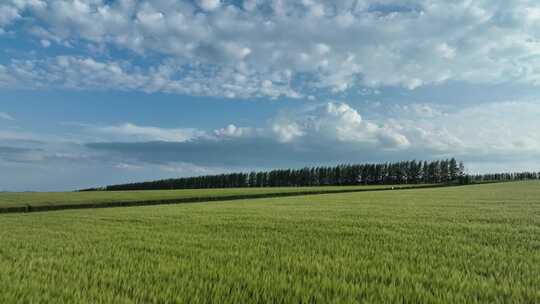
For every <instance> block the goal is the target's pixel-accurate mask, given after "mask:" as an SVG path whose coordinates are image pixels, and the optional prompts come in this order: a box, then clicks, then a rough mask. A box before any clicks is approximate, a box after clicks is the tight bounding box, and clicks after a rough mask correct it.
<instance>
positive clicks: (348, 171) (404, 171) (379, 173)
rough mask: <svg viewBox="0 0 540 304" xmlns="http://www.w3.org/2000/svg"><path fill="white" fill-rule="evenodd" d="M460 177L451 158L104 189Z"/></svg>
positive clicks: (459, 179) (458, 166) (459, 168)
mask: <svg viewBox="0 0 540 304" xmlns="http://www.w3.org/2000/svg"><path fill="white" fill-rule="evenodd" d="M463 178H464V166H463V163H461V162H459V163H458V162H457V161H456V160H455V159H454V158H452V159H446V160H437V161H416V160H412V161H401V162H392V163H379V164H357V165H349V164H347V165H338V166H333V167H312V168H307V167H306V168H302V169H282V170H272V171H266V172H251V173H231V174H221V175H206V176H197V177H186V178H175V179H165V180H158V181H151V182H142V183H133V184H124V185H114V186H107V187H106V188H105V190H150V189H152V190H157V189H195V188H233V187H234V188H237V187H298V186H330V185H382V184H417V183H449V182H462V180H463Z"/></svg>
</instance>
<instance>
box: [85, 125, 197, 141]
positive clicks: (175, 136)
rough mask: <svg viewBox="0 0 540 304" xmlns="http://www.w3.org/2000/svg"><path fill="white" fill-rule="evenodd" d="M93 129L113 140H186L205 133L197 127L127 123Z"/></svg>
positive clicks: (92, 128) (92, 129)
mask: <svg viewBox="0 0 540 304" xmlns="http://www.w3.org/2000/svg"><path fill="white" fill-rule="evenodd" d="M90 130H91V131H94V132H97V133H101V134H104V135H107V136H108V137H107V139H108V140H112V141H115V140H116V141H122V142H125V141H131V142H133V141H168V142H185V141H189V140H192V139H194V138H197V137H200V136H203V135H204V132H202V131H199V130H196V129H189V128H187V129H166V128H158V127H145V126H137V125H135V124H132V123H125V124H121V125H116V126H105V127H91V128H90Z"/></svg>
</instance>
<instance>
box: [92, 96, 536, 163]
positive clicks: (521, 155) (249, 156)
mask: <svg viewBox="0 0 540 304" xmlns="http://www.w3.org/2000/svg"><path fill="white" fill-rule="evenodd" d="M403 108H404V107H403ZM406 109H412V110H411V112H404V113H403V115H402V116H400V117H395V118H387V119H380V120H375V121H374V120H366V119H364V118H363V117H362V115H361V114H360V112H359V111H358V110H357V109H355V108H353V107H351V106H350V105H348V104H345V103H337V102H330V103H326V104H321V105H319V106H315V107H310V108H308V109H306V110H303V111H300V112H293V113H289V114H288V115H286V114H283V115H280V116H278V117H276V118H274V119H272V120H271V121H270V122H269V124H268V126H267V127H266V128H257V129H255V128H250V127H242V128H239V127H237V126H235V125H229V126H227V127H225V128H223V129H218V130H215V131H214V132H213V133H208V134H206V135H205V136H201V137H198V138H195V139H193V140H190V141H184V142H156V141H152V142H137V143H133V142H100V143H89V144H88V145H87V147H88V148H89V149H91V150H96V151H101V152H108V153H113V154H114V155H117V157H128V158H133V159H137V160H138V161H143V162H149V163H158V164H167V163H169V162H184V163H192V164H195V165H200V166H210V167H212V166H225V167H243V168H245V167H250V166H251V167H276V166H278V167H280V166H289V165H298V166H300V165H309V164H319V163H338V162H362V161H384V160H391V159H410V158H417V159H425V158H428V159H429V158H441V157H458V158H460V159H463V160H465V161H469V162H472V163H474V164H478V163H481V162H485V161H488V160H493V159H500V160H501V161H503V160H504V161H505V162H507V163H511V162H512V161H515V160H516V159H517V160H520V161H523V160H526V159H528V160H531V159H535V158H537V157H539V156H540V136H538V135H537V134H535V133H534V132H531V130H536V129H538V128H540V122H538V120H536V119H534V117H537V116H538V115H540V104H538V103H533V102H501V103H493V104H487V105H481V106H469V107H466V108H463V109H452V110H448V111H445V112H442V111H440V110H437V109H434V108H431V107H430V106H429V105H428V104H411V105H408V106H407V107H406ZM255 130H256V131H255Z"/></svg>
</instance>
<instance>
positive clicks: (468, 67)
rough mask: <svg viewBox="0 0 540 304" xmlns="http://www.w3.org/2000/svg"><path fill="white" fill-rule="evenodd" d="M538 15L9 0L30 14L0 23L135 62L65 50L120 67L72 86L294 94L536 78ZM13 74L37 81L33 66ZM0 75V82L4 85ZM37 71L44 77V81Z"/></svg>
mask: <svg viewBox="0 0 540 304" xmlns="http://www.w3.org/2000/svg"><path fill="white" fill-rule="evenodd" d="M201 9H202V10H203V11H211V13H201ZM538 15H539V14H538V9H537V8H536V1H533V0H524V1H505V2H497V3H496V4H493V1H488V0H479V1H469V0H460V1H433V0H413V1H406V2H402V1H368V0H360V1H341V2H338V3H336V2H335V1H330V0H304V1H301V2H294V1H281V0H267V1H262V0H249V1H243V2H242V3H241V4H240V5H238V6H235V5H232V4H230V3H229V2H221V1H219V0H198V1H158V0H149V1H144V2H140V1H114V2H110V1H104V0H78V1H64V0H52V1H40V0H7V2H5V3H4V4H2V6H0V28H5V27H8V26H9V25H10V24H13V23H14V22H15V20H16V19H20V18H25V17H28V18H26V19H25V22H26V23H27V26H25V27H18V28H15V27H11V28H10V30H16V31H24V30H25V29H28V30H29V31H30V33H31V34H32V35H35V36H37V38H38V39H39V40H43V41H54V42H55V43H59V44H64V45H74V44H75V45H77V44H79V45H80V44H90V45H93V47H92V48H94V49H98V48H103V47H104V48H105V49H111V48H113V47H114V48H118V49H121V50H128V51H131V54H132V55H133V56H136V57H137V58H138V59H139V61H141V62H143V63H142V64H141V66H142V67H143V68H140V67H134V66H132V67H131V68H130V69H131V70H130V69H127V70H126V69H125V67H124V64H120V63H119V62H120V61H121V60H118V59H116V60H115V59H114V58H112V59H107V60H103V59H97V58H86V59H82V58H85V56H87V55H86V54H84V56H83V54H79V55H80V56H73V57H74V58H78V59H77V60H79V62H73V64H75V65H79V67H78V68H79V69H82V68H85V69H92V67H88V66H87V67H83V66H82V65H85V62H84V61H85V60H93V61H94V62H95V63H102V64H105V65H107V66H108V65H111V66H113V67H114V66H115V63H116V64H119V65H120V68H122V69H121V71H122V72H124V73H125V74H129V75H122V74H120V75H117V74H115V72H111V71H108V72H103V71H101V70H102V69H105V70H106V68H105V67H97V68H98V69H99V70H100V71H101V72H100V74H98V75H100V77H93V81H92V82H89V81H82V80H81V79H80V78H78V82H79V83H77V85H78V86H80V87H87V86H91V85H94V86H95V87H98V86H100V85H105V86H107V83H108V81H109V80H110V77H112V78H113V82H114V81H118V80H119V79H118V78H117V77H122V78H126V77H128V78H129V83H130V85H126V81H123V82H121V84H124V85H126V86H127V87H128V88H130V89H138V90H156V91H165V92H176V93H182V94H192V95H211V96H227V97H253V96H269V97H279V96H288V97H300V96H304V95H308V94H307V93H308V92H310V93H311V91H312V90H317V89H324V90H330V91H333V92H342V91H345V90H348V89H351V88H353V89H354V88H358V87H364V86H366V87H381V86H401V87H404V88H408V89H415V88H418V87H420V86H425V85H430V84H437V83H441V82H445V81H450V80H452V81H464V82H469V83H490V84H493V83H499V82H518V83H525V84H530V85H538V84H540V73H539V72H538V71H539V70H540V59H539V58H540V57H539V56H538V55H539V54H540V43H539V42H538V39H537V37H538V34H539V33H540V23H539V22H538ZM45 44H47V43H45ZM72 51H73V52H74V53H77V50H76V48H72ZM149 58H160V60H162V61H161V62H159V63H155V60H150V59H149ZM50 61H54V59H53V60H49V59H43V58H42V59H40V60H38V62H34V63H33V64H35V65H37V66H38V67H40V66H41V67H42V65H43V64H41V62H50ZM87 63H88V62H87ZM19 64H21V63H20V62H18V64H15V66H16V67H19V66H18V65H19ZM47 66H48V65H47ZM16 67H12V68H13V69H14V68H16ZM48 67H50V68H52V67H51V66H48ZM94 68H95V67H94ZM139 69H141V70H142V71H138V70H139ZM23 72H28V73H30V74H31V76H33V77H30V78H38V79H39V78H40V77H39V73H40V70H39V69H38V70H23ZM46 72H50V73H51V71H49V70H46ZM70 72H71V73H73V71H71V70H66V71H65V72H64V71H63V70H61V69H58V70H55V71H54V73H52V74H53V76H55V77H54V78H53V79H54V80H55V82H54V84H59V83H61V82H64V83H66V82H67V84H68V85H69V84H72V83H70V82H69V81H68V80H69V79H70V78H69V77H68V76H67V74H68V73H70ZM103 73H107V75H104V74H103ZM1 74H2V73H1V71H0V83H1V84H3V85H4V86H6V85H13V83H12V82H8V81H6V80H3V78H6V77H7V76H6V75H1ZM276 75H281V76H280V77H278V79H276ZM283 75H286V77H283ZM70 76H72V75H70ZM76 76H78V75H76ZM105 76H107V77H105ZM134 78H135V79H134ZM139 78H141V79H139ZM16 80H20V78H16ZM47 80H48V79H43V80H42V85H43V86H49V85H51V83H50V81H47ZM141 82H142V83H141ZM133 83H135V84H133ZM98 84H100V85H98ZM218 84H219V85H218ZM111 87H113V86H111Z"/></svg>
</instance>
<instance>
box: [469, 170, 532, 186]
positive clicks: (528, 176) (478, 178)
mask: <svg viewBox="0 0 540 304" xmlns="http://www.w3.org/2000/svg"><path fill="white" fill-rule="evenodd" d="M463 179H464V183H467V184H468V183H483V182H503V181H521V180H534V179H540V172H513V173H508V172H507V173H486V174H470V175H465V176H464V177H463Z"/></svg>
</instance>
